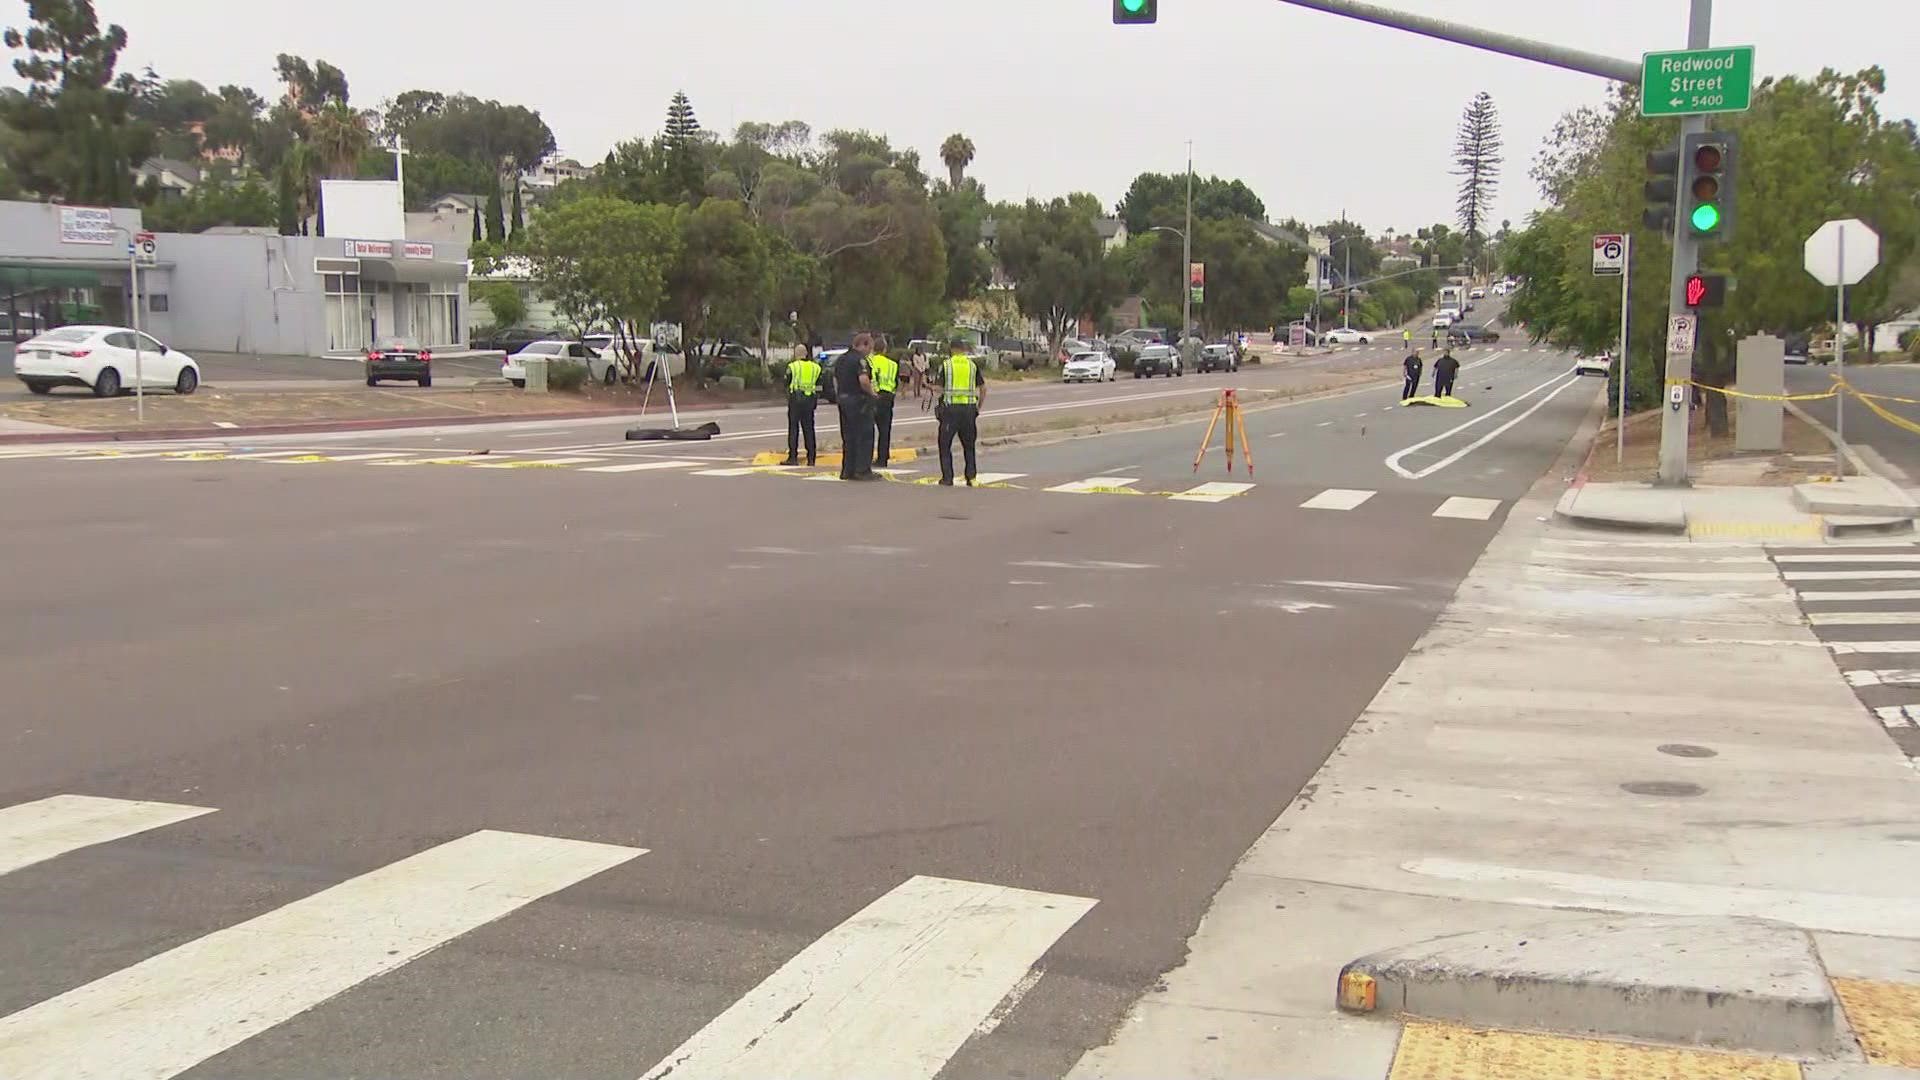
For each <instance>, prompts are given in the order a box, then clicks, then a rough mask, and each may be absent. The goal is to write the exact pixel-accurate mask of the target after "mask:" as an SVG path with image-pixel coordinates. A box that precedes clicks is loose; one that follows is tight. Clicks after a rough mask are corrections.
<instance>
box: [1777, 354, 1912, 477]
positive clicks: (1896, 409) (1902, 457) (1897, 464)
mask: <svg viewBox="0 0 1920 1080" xmlns="http://www.w3.org/2000/svg"><path fill="white" fill-rule="evenodd" d="M1833 375H1834V369H1833V368H1832V367H1831V366H1812V365H1790V366H1789V367H1788V368H1787V392H1788V393H1790V394H1817V393H1820V392H1822V391H1824V390H1827V389H1830V388H1831V387H1832V386H1833ZM1847 382H1848V383H1850V384H1852V385H1853V386H1855V387H1857V388H1858V389H1860V390H1861V391H1862V392H1864V393H1868V394H1876V395H1885V396H1887V397H1891V398H1906V399H1909V401H1920V365H1915V364H1874V365H1871V366H1855V365H1850V366H1849V367H1848V368H1847ZM1878 404H1879V405H1880V407H1881V408H1883V409H1885V410H1887V411H1888V412H1890V413H1893V414H1894V415H1895V416H1900V417H1903V418H1905V419H1906V420H1908V421H1910V422H1913V423H1916V424H1920V405H1914V404H1909V403H1905V402H1900V401H1882V402H1878ZM1800 407H1801V408H1803V409H1805V410H1806V411H1807V413H1808V414H1809V415H1811V416H1812V417H1813V418H1814V419H1816V420H1818V421H1820V422H1821V423H1823V424H1825V425H1827V427H1829V428H1831V427H1833V425H1834V420H1835V415H1834V414H1835V412H1836V409H1835V403H1834V401H1833V399H1831V398H1828V399H1826V400H1823V401H1803V402H1800ZM1846 414H1847V416H1846V435H1847V441H1848V442H1849V443H1851V444H1853V445H1854V446H1855V447H1865V448H1866V449H1867V450H1868V451H1870V452H1871V453H1872V454H1876V455H1878V457H1879V461H1876V462H1875V463H1874V464H1875V465H1876V467H1883V466H1884V465H1892V466H1893V469H1894V470H1897V472H1895V474H1894V478H1895V479H1896V480H1898V481H1899V482H1900V483H1901V484H1902V485H1903V486H1906V487H1913V486H1915V485H1916V484H1920V434H1916V433H1914V432H1913V431H1911V430H1908V429H1907V428H1903V427H1901V426H1900V425H1898V424H1894V423H1890V422H1889V421H1887V420H1885V419H1883V418H1882V417H1880V416H1879V415H1877V414H1876V413H1874V412H1873V410H1871V409H1869V408H1867V407H1866V406H1865V405H1864V404H1862V403H1861V402H1859V401H1857V400H1854V399H1852V398H1849V399H1848V401H1847V403H1846Z"/></svg>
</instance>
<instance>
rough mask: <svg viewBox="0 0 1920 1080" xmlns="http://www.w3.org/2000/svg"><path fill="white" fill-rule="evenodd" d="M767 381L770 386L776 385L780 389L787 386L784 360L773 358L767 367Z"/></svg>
mask: <svg viewBox="0 0 1920 1080" xmlns="http://www.w3.org/2000/svg"><path fill="white" fill-rule="evenodd" d="M823 375H824V373H823ZM767 383H768V385H770V386H776V387H779V388H780V389H782V390H785V389H786V388H787V362H786V361H785V360H775V361H774V362H773V363H772V365H770V366H769V367H768V369H767Z"/></svg>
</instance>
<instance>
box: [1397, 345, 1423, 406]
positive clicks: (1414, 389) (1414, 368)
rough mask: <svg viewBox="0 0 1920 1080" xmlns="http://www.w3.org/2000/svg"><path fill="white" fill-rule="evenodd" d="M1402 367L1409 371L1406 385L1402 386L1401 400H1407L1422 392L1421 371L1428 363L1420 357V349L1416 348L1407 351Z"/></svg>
mask: <svg viewBox="0 0 1920 1080" xmlns="http://www.w3.org/2000/svg"><path fill="white" fill-rule="evenodd" d="M1400 367H1401V369H1402V370H1404V371H1405V372H1406V373H1407V382H1406V385H1405V386H1403V387H1401V388H1400V400H1401V401H1405V400H1407V399H1408V398H1410V397H1412V396H1413V395H1415V394H1417V393H1419V392H1420V371H1421V369H1422V368H1424V367H1426V363H1425V362H1424V361H1422V360H1421V359H1420V351H1419V350H1418V349H1414V350H1412V351H1410V352H1408V353H1407V358H1406V359H1405V360H1403V361H1401V363H1400Z"/></svg>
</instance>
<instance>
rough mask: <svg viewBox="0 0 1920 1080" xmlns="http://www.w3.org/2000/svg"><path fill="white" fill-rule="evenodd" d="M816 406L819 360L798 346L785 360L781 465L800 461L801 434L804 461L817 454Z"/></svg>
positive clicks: (817, 400) (808, 462) (812, 461)
mask: <svg viewBox="0 0 1920 1080" xmlns="http://www.w3.org/2000/svg"><path fill="white" fill-rule="evenodd" d="M819 407H820V363H819V361H817V360H815V359H814V358H813V357H811V356H809V355H807V350H806V347H805V346H801V347H799V348H796V349H794V351H793V359H792V360H790V361H788V362H787V460H785V461H783V462H781V464H782V465H798V464H800V437H801V436H802V435H805V436H806V439H807V464H808V465H812V464H813V463H814V460H815V458H817V457H818V456H819V451H820V447H819V436H818V435H817V434H816V433H815V431H814V427H813V414H814V410H816V409H818V408H819Z"/></svg>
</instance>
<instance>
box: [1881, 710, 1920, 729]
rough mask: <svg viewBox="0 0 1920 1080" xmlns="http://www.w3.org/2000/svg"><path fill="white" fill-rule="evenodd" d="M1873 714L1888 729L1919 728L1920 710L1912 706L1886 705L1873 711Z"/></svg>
mask: <svg viewBox="0 0 1920 1080" xmlns="http://www.w3.org/2000/svg"><path fill="white" fill-rule="evenodd" d="M1873 714H1874V715H1875V716H1878V717H1879V718H1880V723H1882V724H1884V725H1886V726H1887V727H1889V728H1901V727H1920V708H1915V707H1914V706H1912V705H1888V706H1885V707H1883V708H1878V709H1875V710H1873Z"/></svg>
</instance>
